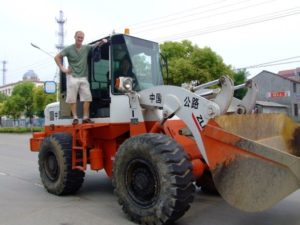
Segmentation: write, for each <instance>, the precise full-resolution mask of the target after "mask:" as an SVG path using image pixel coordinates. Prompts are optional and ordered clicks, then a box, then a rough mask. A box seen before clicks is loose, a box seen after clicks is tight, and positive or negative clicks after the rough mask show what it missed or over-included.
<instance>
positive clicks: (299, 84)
mask: <svg viewBox="0 0 300 225" xmlns="http://www.w3.org/2000/svg"><path fill="white" fill-rule="evenodd" d="M297 71H299V72H300V70H297V69H296V70H294V71H293V74H292V75H291V73H289V74H288V73H287V72H281V75H280V74H276V73H272V72H269V71H266V70H264V71H262V72H260V73H259V74H257V75H256V76H255V77H253V78H252V80H253V81H254V82H255V83H256V84H257V86H258V89H259V91H258V96H257V101H262V102H264V104H266V102H273V103H277V104H280V105H281V108H284V106H286V107H287V112H288V115H289V116H290V117H291V118H292V119H294V120H295V121H300V73H297ZM273 105H274V104H273ZM274 109H275V108H274ZM274 111H276V110H274Z"/></svg>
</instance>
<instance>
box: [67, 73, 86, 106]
mask: <svg viewBox="0 0 300 225" xmlns="http://www.w3.org/2000/svg"><path fill="white" fill-rule="evenodd" d="M66 76H67V98H66V103H76V101H77V95H78V94H79V96H80V101H81V102H91V101H92V94H91V90H90V84H89V81H88V79H87V78H86V77H73V76H72V75H71V74H70V75H66Z"/></svg>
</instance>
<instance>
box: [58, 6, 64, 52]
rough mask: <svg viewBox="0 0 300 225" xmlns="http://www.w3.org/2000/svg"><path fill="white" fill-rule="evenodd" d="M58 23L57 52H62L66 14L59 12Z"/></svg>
mask: <svg viewBox="0 0 300 225" xmlns="http://www.w3.org/2000/svg"><path fill="white" fill-rule="evenodd" d="M56 22H57V23H58V32H57V34H58V43H57V45H56V49H57V51H61V50H62V49H63V48H64V47H65V46H64V40H65V31H64V24H65V22H66V19H65V18H64V12H63V11H62V10H60V11H59V16H58V18H56Z"/></svg>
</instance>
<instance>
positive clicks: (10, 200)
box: [0, 134, 300, 225]
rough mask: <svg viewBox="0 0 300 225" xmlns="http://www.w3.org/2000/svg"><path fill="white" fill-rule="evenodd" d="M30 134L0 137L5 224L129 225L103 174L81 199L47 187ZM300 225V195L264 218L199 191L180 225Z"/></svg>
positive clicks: (89, 177) (91, 176)
mask: <svg viewBox="0 0 300 225" xmlns="http://www.w3.org/2000/svg"><path fill="white" fill-rule="evenodd" d="M29 138H30V134H0V209H1V210H0V225H41V224H43V225H98V224H99V225H100V224H101V225H117V224H122V225H129V224H131V225H132V224H134V223H132V222H130V221H128V220H127V218H126V216H125V214H124V213H123V212H122V210H121V207H120V206H119V205H118V203H117V199H116V197H115V196H114V194H113V190H112V184H111V182H110V179H109V178H107V177H106V175H105V174H104V173H103V172H99V173H97V172H93V171H89V172H87V174H86V177H85V182H84V184H83V186H82V188H81V189H80V191H79V192H78V194H77V195H74V196H67V197H58V196H54V195H51V194H49V193H47V192H46V191H45V189H44V188H43V186H42V184H41V181H40V177H39V172H38V166H37V156H38V154H37V153H33V152H30V151H29V144H28V143H29ZM209 224H213V225H254V224H257V225H283V224H288V225H300V191H297V192H294V193H293V194H292V195H290V196H288V197H287V198H285V199H284V200H283V201H281V202H280V203H279V204H277V205H275V206H274V207H272V208H271V209H269V210H266V211H264V212H261V213H246V212H241V211H239V210H237V209H234V208H232V207H230V206H229V205H228V204H227V203H226V202H225V201H224V200H223V199H222V198H221V197H218V196H211V195H207V194H204V193H202V192H201V190H197V193H196V195H195V199H194V202H193V204H192V206H191V208H190V209H189V211H188V212H187V213H186V214H185V215H184V216H183V217H182V218H180V219H179V220H178V221H177V222H176V225H209Z"/></svg>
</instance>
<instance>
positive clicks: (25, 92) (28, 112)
mask: <svg viewBox="0 0 300 225" xmlns="http://www.w3.org/2000/svg"><path fill="white" fill-rule="evenodd" d="M33 89H34V84H33V83H32V82H22V83H20V84H18V85H16V86H15V87H14V89H13V91H12V97H14V96H18V97H19V98H21V101H20V102H19V107H20V109H19V110H20V111H21V112H24V114H25V116H26V117H28V118H32V117H33V115H34V111H33Z"/></svg>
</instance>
